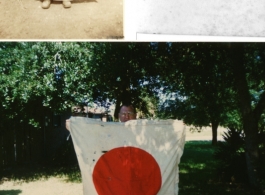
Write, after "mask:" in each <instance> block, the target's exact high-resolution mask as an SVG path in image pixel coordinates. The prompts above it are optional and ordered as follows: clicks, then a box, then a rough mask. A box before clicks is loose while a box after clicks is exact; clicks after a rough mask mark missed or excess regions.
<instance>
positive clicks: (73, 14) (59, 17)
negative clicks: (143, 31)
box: [0, 0, 124, 40]
mask: <svg viewBox="0 0 265 195" xmlns="http://www.w3.org/2000/svg"><path fill="white" fill-rule="evenodd" d="M0 18H1V20H0V39H1V40H10V39H12V40H13V39H14V40H20V39H23V40H24V39H34V40H36V39H41V40H43V39H45V40H47V39H48V40H49V39H52V40H53V39H123V37H124V35H123V0H0Z"/></svg>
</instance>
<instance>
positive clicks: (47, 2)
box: [41, 0, 72, 9]
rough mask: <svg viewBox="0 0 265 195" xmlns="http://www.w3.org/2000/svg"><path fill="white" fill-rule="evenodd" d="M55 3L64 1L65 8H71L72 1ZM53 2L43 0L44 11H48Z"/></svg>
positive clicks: (66, 0) (65, 0)
mask: <svg viewBox="0 0 265 195" xmlns="http://www.w3.org/2000/svg"><path fill="white" fill-rule="evenodd" d="M55 1H62V2H63V6H64V8H70V7H71V1H72V0H55ZM51 2H52V0H43V2H42V5H41V7H42V8H43V9H48V8H49V7H50V5H51Z"/></svg>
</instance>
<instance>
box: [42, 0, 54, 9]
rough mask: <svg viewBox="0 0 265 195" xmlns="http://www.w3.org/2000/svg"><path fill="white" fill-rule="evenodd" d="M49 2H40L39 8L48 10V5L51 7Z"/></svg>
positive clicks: (44, 0)
mask: <svg viewBox="0 0 265 195" xmlns="http://www.w3.org/2000/svg"><path fill="white" fill-rule="evenodd" d="M51 1H52V0H43V2H42V4H41V7H42V8H43V9H48V8H49V7H50V5H51Z"/></svg>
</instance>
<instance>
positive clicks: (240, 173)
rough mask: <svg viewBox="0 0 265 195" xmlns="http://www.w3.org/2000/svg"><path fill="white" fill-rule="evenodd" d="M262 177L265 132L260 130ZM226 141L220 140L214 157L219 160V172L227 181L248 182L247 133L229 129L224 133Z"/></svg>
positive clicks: (264, 179)
mask: <svg viewBox="0 0 265 195" xmlns="http://www.w3.org/2000/svg"><path fill="white" fill-rule="evenodd" d="M258 137H259V158H260V160H259V162H260V166H259V167H260V169H261V170H260V172H259V173H260V178H261V179H262V181H263V182H264V181H265V178H264V175H265V174H264V171H265V169H264V164H265V147H264V140H265V132H264V131H260V132H259V136H258ZM223 138H224V142H218V144H217V148H216V151H215V153H214V157H215V158H216V159H217V160H218V169H217V170H218V173H219V174H220V175H221V179H222V180H223V181H226V182H243V183H246V182H248V175H247V164H246V157H245V134H244V133H243V131H242V130H236V129H234V128H230V129H228V131H227V132H226V133H224V135H223Z"/></svg>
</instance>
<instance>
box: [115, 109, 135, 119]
mask: <svg viewBox="0 0 265 195" xmlns="http://www.w3.org/2000/svg"><path fill="white" fill-rule="evenodd" d="M119 119H120V121H121V122H126V121H129V120H133V119H136V113H134V111H133V107H132V106H128V107H127V106H122V107H121V110H120V113H119Z"/></svg>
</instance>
